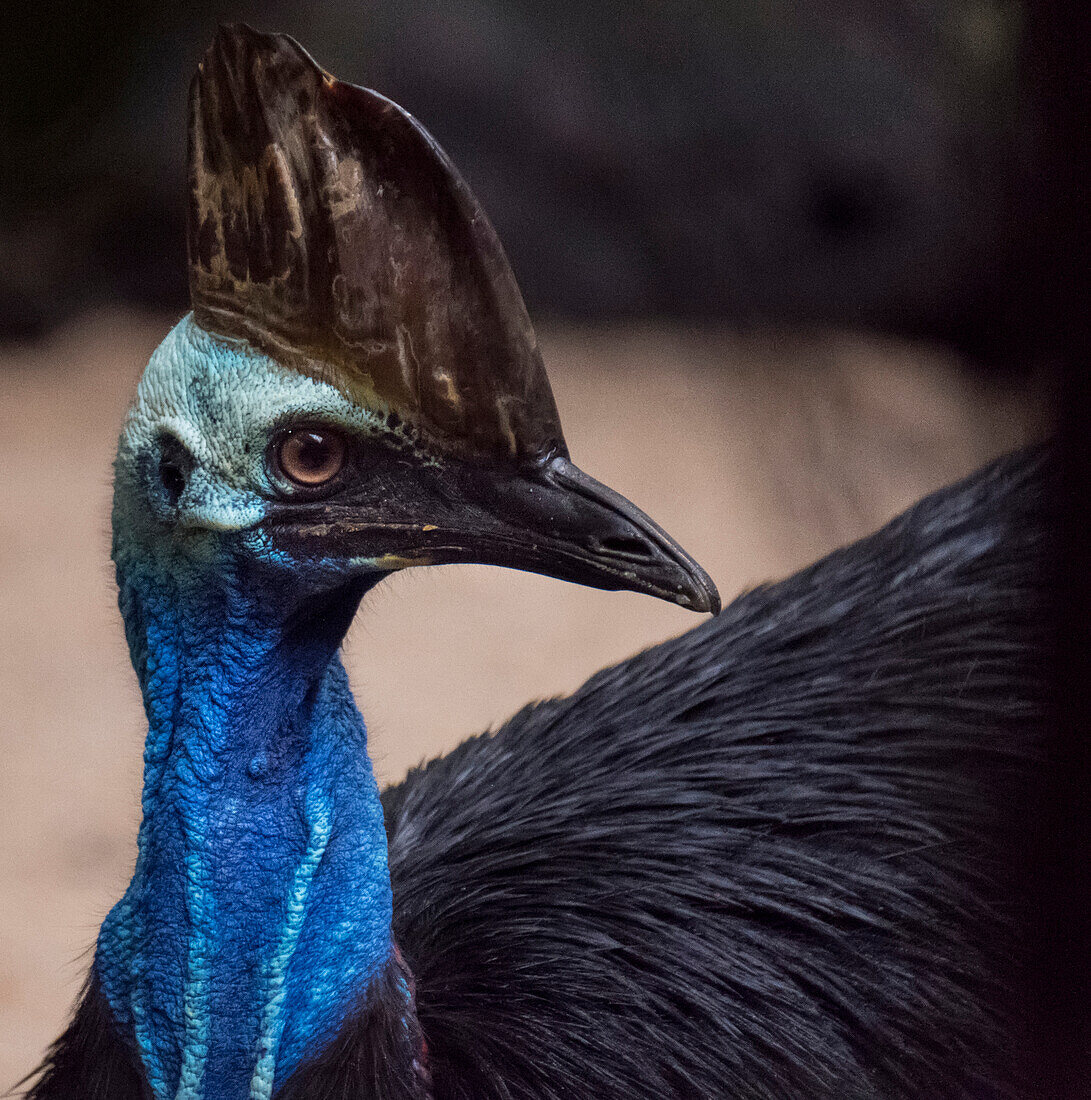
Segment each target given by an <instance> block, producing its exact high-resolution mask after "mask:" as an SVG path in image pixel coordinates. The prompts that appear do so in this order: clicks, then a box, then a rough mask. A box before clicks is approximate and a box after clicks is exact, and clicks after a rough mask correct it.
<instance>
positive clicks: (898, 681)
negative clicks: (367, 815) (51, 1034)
mask: <svg viewBox="0 0 1091 1100" xmlns="http://www.w3.org/2000/svg"><path fill="white" fill-rule="evenodd" d="M1053 478H1054V471H1053V464H1052V461H1051V459H1050V457H1049V454H1048V452H1044V451H1040V450H1032V451H1028V452H1023V453H1020V454H1017V455H1015V456H1012V457H1008V458H1005V459H1002V460H1000V461H998V462H996V463H994V464H992V465H990V466H988V467H986V468H985V469H984V470H983V471H981V472H979V473H978V474H976V475H974V476H973V477H971V478H969V479H968V480H966V481H965V482H962V483H961V484H958V485H956V486H954V487H951V488H948V489H945V490H943V491H941V492H939V493H936V494H934V495H933V496H930V497H928V498H926V499H925V500H924V501H922V502H921V503H919V504H918V505H916V506H915V507H914V508H912V509H910V510H909V511H908V512H906V513H905V514H904V515H902V516H900V517H899V518H897V519H896V520H894V521H893V522H892V523H890V524H889V525H887V526H886V527H885V528H883V529H882V530H881V531H879V532H878V533H877V534H875V535H873V536H871V537H870V538H867V539H864V540H863V541H861V542H858V543H856V544H854V545H852V546H850V547H847V548H845V549H842V550H839V551H837V552H835V553H834V554H831V555H830V556H828V557H826V558H824V559H823V560H821V561H820V562H818V563H817V564H816V565H813V566H811V567H810V568H808V569H805V570H804V571H802V572H801V573H798V574H796V575H795V576H794V577H792V578H790V579H788V580H786V581H784V582H782V583H780V584H776V585H772V586H768V587H762V588H758V589H756V590H754V591H751V592H748V593H746V594H745V595H743V596H741V597H740V598H739V599H737V600H736V601H735V602H734V603H732V604H731V605H730V606H729V607H728V608H727V609H726V610H725V611H724V612H723V614H721V615H720V616H719V617H718V618H716V619H713V620H709V621H707V622H706V623H704V624H703V625H701V626H699V627H697V628H695V629H694V630H691V631H690V632H688V633H686V634H684V635H683V636H681V637H680V638H677V639H675V640H673V641H669V642H667V643H664V644H663V645H660V646H658V647H656V648H654V649H651V650H648V651H647V652H645V653H642V654H640V655H638V656H636V657H634V658H632V659H630V660H628V661H625V662H623V663H621V664H619V665H617V666H616V667H614V668H610V669H607V670H604V671H603V672H600V673H598V674H597V675H596V676H594V677H592V679H591V680H589V681H588V682H587V684H585V685H584V686H583V687H582V688H581V689H580V690H579V691H578V692H576V693H575V694H574V695H573V696H571V697H570V698H567V699H560V700H553V701H550V702H545V703H540V704H538V705H536V706H531V707H528V708H526V709H525V710H523V711H522V712H520V713H519V714H518V715H516V717H515V718H513V719H512V720H511V721H510V722H509V723H508V724H507V725H506V726H504V727H503V728H502V729H501V730H500V731H498V732H497V733H495V734H492V735H485V736H482V737H478V738H475V739H472V740H470V741H467V742H466V743H464V744H463V745H461V746H460V747H459V748H457V749H456V750H455V751H454V752H452V753H450V754H449V755H447V756H445V757H443V758H441V759H439V760H436V761H434V762H432V763H431V764H429V765H427V766H425V767H423V768H420V769H418V770H416V771H414V772H412V773H411V774H410V775H409V776H408V777H407V779H406V780H405V782H404V783H402V784H400V785H398V786H396V787H393V788H391V789H390V790H388V791H387V792H386V794H385V799H384V808H385V812H386V819H387V829H388V834H389V840H390V867H391V875H392V879H393V885H394V899H395V918H394V934H395V937H396V940H397V942H398V944H399V945H400V948H401V951H402V953H403V955H404V958H405V961H406V963H407V964H408V967H409V969H410V970H411V972H412V974H413V975H414V976H415V981H416V1005H417V1019H418V1020H419V1028H420V1033H421V1038H420V1041H419V1042H418V1041H417V1039H416V1033H415V1028H416V1026H417V1021H415V1020H414V1019H413V1018H412V1014H410V1018H409V1020H408V1021H407V1022H404V1023H403V1022H402V1015H396V1014H395V1015H391V1014H390V1013H384V1012H383V1009H382V1007H381V1005H382V1004H387V1005H394V1004H397V1005H398V1006H399V1009H400V1010H401V1009H404V999H403V998H402V997H401V994H400V993H399V992H398V989H397V988H396V985H397V983H391V982H390V981H389V979H387V978H384V979H383V981H385V982H386V985H385V987H384V988H385V992H382V993H381V996H379V997H378V998H372V999H371V1002H370V1003H369V1007H368V1009H367V1010H366V1012H365V1014H364V1015H362V1016H361V1017H359V1018H358V1019H356V1020H353V1021H352V1022H350V1024H349V1025H347V1026H346V1028H345V1029H344V1032H343V1033H342V1035H341V1036H340V1037H339V1039H338V1040H337V1041H335V1043H334V1044H333V1045H332V1046H331V1047H330V1048H329V1049H328V1050H327V1051H326V1052H325V1053H324V1054H323V1055H321V1056H320V1057H319V1058H318V1059H316V1060H314V1061H312V1062H311V1063H309V1064H304V1065H303V1066H301V1067H300V1068H299V1070H297V1071H296V1074H295V1075H294V1076H293V1078H292V1080H291V1081H290V1082H289V1083H288V1084H287V1086H285V1088H283V1089H282V1090H281V1092H280V1095H281V1096H282V1097H284V1098H289V1097H290V1098H291V1100H318V1098H320V1097H321V1098H328V1097H333V1096H336V1097H360V1098H361V1100H363V1098H364V1097H369V1098H371V1097H425V1096H429V1095H431V1096H434V1097H436V1098H437V1100H439V1098H452V1100H453V1098H467V1100H469V1098H474V1100H485V1098H492V1097H495V1098H512V1100H514V1098H531V1097H533V1098H535V1100H547V1098H548V1100H552V1098H557V1100H560V1098H566V1100H570V1098H578V1097H587V1098H593V1100H609V1098H612V1097H618V1098H620V1097H627V1098H628V1097H633V1096H638V1095H655V1096H675V1097H718V1096H723V1097H735V1098H738V1097H753V1098H758V1097H769V1098H780V1100H785V1098H796V1097H798V1098H801V1100H802V1098H810V1100H815V1098H824V1097H830V1098H833V1097H836V1098H838V1100H845V1098H853V1100H857V1098H859V1100H864V1098H890V1097H905V1098H909V1097H918V1098H925V1097H927V1098H933V1097H967V1098H969V1097H973V1098H985V1097H995V1098H1000V1097H1018V1096H1031V1095H1034V1092H1033V1088H1032V1086H1030V1085H1028V1084H1026V1083H1025V1082H1022V1081H1021V1080H1020V1078H1019V1073H1018V1069H1017V1066H1016V1065H1015V1061H1016V1058H1015V1054H1016V1052H1017V1050H1018V1048H1019V1046H1020V1043H1021V1041H1022V1035H1023V1031H1022V1029H1023V1021H1022V1020H1021V1019H1020V1011H1019V1007H1018V1005H1019V1001H1018V991H1019V989H1020V988H1021V983H1022V980H1023V975H1022V974H1021V972H1020V965H1019V959H1020V957H1021V945H1020V942H1019V936H1020V927H1021V918H1020V914H1021V904H1020V902H1019V900H1018V896H1017V894H1016V892H1015V889H1014V883H1015V882H1016V878H1015V875H1016V873H1017V872H1018V867H1017V866H1016V864H1017V860H1015V858H1014V856H1013V852H1016V851H1017V850H1018V848H1019V840H1020V837H1021V836H1022V835H1023V832H1024V830H1025V828H1026V825H1027V821H1026V815H1027V813H1028V812H1029V809H1028V807H1029V806H1030V805H1031V804H1032V802H1031V800H1030V797H1029V792H1030V789H1031V787H1032V784H1033V779H1034V774H1035V769H1036V766H1037V758H1038V753H1039V747H1040V744H1041V739H1042V734H1043V728H1044V724H1045V714H1046V699H1045V695H1046V683H1047V675H1046V664H1047V656H1048V647H1047V637H1048V631H1047V617H1046V614H1045V609H1046V607H1047V601H1048V598H1049V595H1048V589H1049V585H1048V582H1047V579H1048V576H1049V571H1048V569H1047V568H1046V563H1047V560H1048V552H1049V544H1050V533H1051V531H1052V516H1051V505H1050V501H1051V498H1052V492H1053ZM398 988H402V987H398ZM376 1000H378V1002H379V1005H380V1007H376V1003H375V1002H376ZM403 1014H404V1013H403ZM103 1027H108V1020H106V1019H104V1018H103V1014H102V1008H101V1005H100V1003H99V1001H98V999H97V998H96V996H95V991H94V989H92V990H91V991H90V993H89V995H88V997H87V999H85V1001H84V1003H83V1006H82V1007H81V1009H80V1010H79V1013H78V1015H77V1019H76V1021H75V1022H74V1024H73V1025H72V1029H71V1030H70V1031H69V1033H68V1034H67V1035H66V1036H65V1037H62V1039H61V1040H60V1041H59V1043H58V1046H57V1048H56V1050H55V1052H54V1055H53V1063H52V1065H53V1068H52V1069H49V1070H47V1072H46V1073H45V1075H44V1077H43V1078H42V1079H41V1081H40V1082H39V1084H38V1085H37V1086H36V1087H35V1088H33V1089H32V1090H31V1093H30V1095H31V1097H33V1098H34V1100H47V1098H48V1100H54V1098H59V1097H62V1096H63V1097H65V1098H66V1100H73V1098H76V1097H78V1098H81V1100H82V1098H87V1100H105V1098H106V1097H110V1100H128V1098H130V1097H143V1096H144V1095H145V1094H144V1093H142V1092H141V1091H140V1087H141V1086H139V1084H136V1083H134V1081H135V1080H136V1079H135V1078H134V1077H133V1075H132V1072H131V1065H132V1063H131V1061H129V1062H128V1063H126V1064H127V1065H128V1066H129V1069H128V1070H126V1069H123V1068H121V1067H122V1063H123V1059H122V1057H121V1056H120V1055H119V1053H118V1051H119V1050H121V1049H122V1048H121V1047H120V1046H119V1045H118V1046H116V1048H115V1049H114V1050H113V1051H112V1052H111V1053H110V1054H109V1058H110V1059H111V1060H110V1062H109V1064H110V1065H111V1066H114V1065H117V1067H118V1068H117V1069H116V1070H113V1071H111V1072H112V1081H113V1083H112V1084H104V1083H103V1078H102V1076H101V1075H100V1076H99V1077H98V1078H97V1079H96V1080H95V1081H91V1080H90V1079H83V1080H81V1083H80V1085H79V1087H78V1088H76V1087H74V1086H73V1084H72V1082H73V1081H74V1080H75V1078H73V1077H71V1076H68V1075H66V1074H69V1073H70V1070H66V1066H68V1065H69V1063H70V1062H71V1061H72V1059H71V1058H70V1052H71V1050H72V1049H73V1048H74V1047H77V1046H79V1044H80V1043H84V1042H87V1041H88V1040H87V1035H88V1033H89V1032H94V1031H95V1029H101V1028H103ZM94 1041H95V1042H98V1043H100V1044H101V1043H104V1042H105V1041H104V1039H103V1038H102V1036H101V1035H98V1036H96V1038H95V1039H94ZM118 1043H119V1041H118ZM126 1073H128V1076H126ZM429 1077H430V1080H429ZM210 1100H211V1098H210Z"/></svg>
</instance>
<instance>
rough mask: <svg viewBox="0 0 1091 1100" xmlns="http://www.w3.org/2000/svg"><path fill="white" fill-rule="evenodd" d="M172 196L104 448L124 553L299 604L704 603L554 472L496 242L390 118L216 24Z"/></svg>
mask: <svg viewBox="0 0 1091 1100" xmlns="http://www.w3.org/2000/svg"><path fill="white" fill-rule="evenodd" d="M189 185H190V199H189V239H188V243H189V280H190V291H191V297H192V305H193V311H192V313H191V314H189V315H187V316H186V317H185V318H184V319H183V320H182V321H181V322H180V323H179V324H178V325H177V327H176V328H175V329H174V330H173V331H172V332H171V333H170V335H169V336H168V337H167V339H166V340H165V341H164V343H163V344H162V345H161V346H160V347H159V349H158V350H157V351H156V352H155V354H154V356H153V357H152V360H151V362H150V363H149V365H148V368H147V371H146V373H145V376H144V378H143V380H142V382H141V385H140V389H139V393H138V397H137V400H136V403H135V405H134V407H133V409H132V411H131V413H130V416H129V419H128V421H127V424H126V427H125V430H124V434H123V436H122V441H121V448H120V452H119V461H118V491H117V499H116V505H115V517H116V519H115V526H116V527H117V529H118V530H119V531H124V532H125V538H126V539H131V538H133V537H135V538H136V540H137V541H138V543H139V544H140V546H141V548H142V551H143V552H144V553H145V554H146V553H147V552H148V550H149V549H151V550H152V552H153V553H154V554H157V555H160V556H166V557H168V558H170V560H171V562H172V565H171V568H172V569H173V570H174V571H175V572H178V571H181V572H187V571H189V572H192V571H194V570H196V572H197V574H198V575H199V573H200V563H201V562H203V561H207V560H209V558H210V556H211V557H216V556H217V555H219V554H222V553H231V554H234V555H242V556H243V557H244V558H246V559H248V560H250V561H252V562H262V563H266V564H269V565H270V566H272V567H274V568H281V569H287V570H288V571H290V572H291V573H292V574H293V575H295V576H297V577H300V578H306V579H307V582H308V583H307V586H306V587H308V588H313V587H314V586H315V585H317V586H319V587H322V586H331V585H334V584H336V583H339V582H342V581H344V579H345V578H346V577H353V576H365V575H366V576H367V577H369V578H375V579H377V578H378V577H380V576H382V575H383V574H385V573H387V572H390V571H393V570H397V569H401V568H403V567H406V566H411V565H429V564H441V563H451V562H479V563H491V564H496V565H504V566H511V567H515V568H519V569H526V570H531V571H534V572H539V573H545V574H548V575H551V576H556V577H560V578H563V579H566V580H571V581H577V582H579V583H582V584H587V585H593V586H595V587H600V588H609V589H631V590H634V591H638V592H645V593H649V594H651V595H655V596H659V597H662V598H664V599H667V600H671V601H674V602H675V603H678V604H681V605H682V606H685V607H690V608H693V609H694V610H697V611H710V610H715V609H717V608H718V606H719V599H718V596H717V594H716V589H715V587H714V586H713V584H712V582H711V581H710V580H709V578H708V576H707V575H706V574H705V573H704V571H703V570H702V569H701V568H700V567H699V566H698V565H697V564H696V563H695V562H694V561H693V560H692V559H691V558H690V557H689V556H688V555H687V554H686V553H685V552H684V551H683V550H682V549H681V547H679V546H678V545H677V544H676V543H675V542H674V541H673V540H672V539H671V538H670V537H669V536H668V535H666V534H665V533H664V532H663V531H662V530H660V528H659V527H658V526H656V524H655V523H653V522H652V521H651V520H650V519H649V518H648V517H647V516H646V515H644V513H642V512H641V511H640V510H639V509H637V508H635V507H634V506H633V505H632V504H630V503H629V502H628V501H627V500H625V499H624V498H623V497H621V496H619V495H618V494H617V493H614V492H612V491H611V490H610V489H608V488H606V487H604V486H603V485H600V484H599V483H598V482H596V481H594V480H593V479H592V478H590V477H588V476H587V475H586V474H584V473H582V472H581V471H580V470H579V469H577V468H576V467H575V466H574V465H573V464H572V463H571V462H570V461H569V459H568V451H567V448H566V446H565V441H564V436H563V434H562V432H561V425H560V421H559V419H558V416H557V409H556V406H555V404H554V400H553V395H552V392H551V390H550V386H549V380H548V378H547V376H546V373H545V369H544V367H543V364H542V360H541V356H540V354H539V351H538V348H537V344H536V342H535V338H534V332H533V330H532V328H531V325H530V321H529V319H528V317H527V313H526V309H525V307H524V305H523V301H522V298H521V296H520V293H519V289H518V287H517V285H516V283H515V279H514V276H513V275H512V272H511V270H510V268H509V266H508V263H507V260H506V259H505V256H504V253H503V250H502V249H501V246H500V243H499V241H498V239H497V237H496V234H495V232H494V231H493V229H492V227H491V226H490V225H489V222H488V220H487V219H486V217H485V214H484V212H483V211H482V210H481V207H480V206H479V205H478V203H477V201H476V199H475V198H474V196H473V195H472V194H471V192H470V190H469V188H468V187H467V186H466V184H465V183H464V181H463V180H462V179H461V177H460V176H459V174H458V172H457V171H456V170H455V168H454V167H453V165H452V164H451V162H450V161H449V160H448V159H447V157H446V156H445V154H444V153H443V151H442V150H441V149H440V148H439V147H438V146H437V145H436V143H435V141H434V140H433V139H432V138H431V136H430V135H429V134H428V133H427V132H426V131H425V130H424V129H423V128H422V127H421V126H420V125H419V124H418V123H417V122H416V121H415V120H414V119H413V118H412V117H411V116H410V115H408V114H407V113H406V112H405V111H403V110H402V109H401V108H399V107H398V106H396V105H395V104H393V103H391V102H390V101H389V100H387V99H385V98H383V97H382V96H381V95H378V94H377V93H375V92H372V91H368V90H366V89H364V88H359V87H356V86H354V85H351V84H345V83H342V82H340V81H337V80H335V79H334V78H333V77H331V76H330V75H329V74H327V73H325V72H324V71H323V70H322V69H320V68H319V67H318V66H317V65H316V64H315V63H314V62H313V61H312V60H311V58H310V57H309V56H308V55H307V54H306V53H305V52H304V51H303V50H302V48H301V47H300V46H299V45H298V44H296V43H295V42H294V41H292V40H291V39H289V38H286V37H284V36H279V35H276V36H271V35H262V34H258V33H256V32H254V31H252V30H250V29H249V28H247V27H232V28H225V29H223V30H221V32H220V33H219V35H218V36H217V39H216V41H215V42H214V44H213V46H212V47H211V48H210V50H209V52H208V54H207V55H206V57H205V59H204V61H203V63H202V65H201V68H200V71H199V73H198V74H197V76H196V78H195V80H194V83H193V87H192V91H191V100H190V122H189ZM120 552H123V550H122V551H120Z"/></svg>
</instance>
